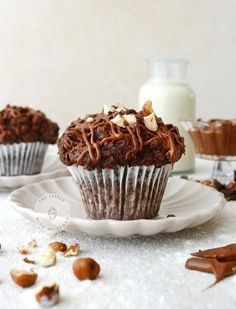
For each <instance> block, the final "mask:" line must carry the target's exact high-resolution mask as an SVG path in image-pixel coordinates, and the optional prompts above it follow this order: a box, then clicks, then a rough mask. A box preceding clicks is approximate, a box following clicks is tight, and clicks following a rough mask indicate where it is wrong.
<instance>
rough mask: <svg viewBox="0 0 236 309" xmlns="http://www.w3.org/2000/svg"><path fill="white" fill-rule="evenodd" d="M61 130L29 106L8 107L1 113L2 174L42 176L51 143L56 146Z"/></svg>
mask: <svg viewBox="0 0 236 309" xmlns="http://www.w3.org/2000/svg"><path fill="white" fill-rule="evenodd" d="M58 131H59V127H58V125H57V124H56V123H55V122H52V121H51V120H50V119H48V118H47V117H46V116H45V114H44V113H42V112H40V111H37V110H34V109H32V108H30V107H22V106H12V105H7V106H6V107H5V108H4V109H3V110H2V111H0V175H1V176H19V175H33V174H37V173H40V171H41V167H42V164H43V159H44V156H45V153H46V150H47V146H48V144H55V143H56V140H57V137H58Z"/></svg>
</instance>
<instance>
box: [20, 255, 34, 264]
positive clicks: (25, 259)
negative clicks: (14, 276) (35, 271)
mask: <svg viewBox="0 0 236 309" xmlns="http://www.w3.org/2000/svg"><path fill="white" fill-rule="evenodd" d="M23 261H24V262H25V263H27V264H35V261H33V260H29V259H28V258H27V256H26V257H25V258H24V259H23Z"/></svg>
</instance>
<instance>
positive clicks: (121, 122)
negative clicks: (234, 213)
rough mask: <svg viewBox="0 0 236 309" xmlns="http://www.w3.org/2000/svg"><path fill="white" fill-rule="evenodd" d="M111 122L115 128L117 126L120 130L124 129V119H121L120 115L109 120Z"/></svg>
mask: <svg viewBox="0 0 236 309" xmlns="http://www.w3.org/2000/svg"><path fill="white" fill-rule="evenodd" d="M111 122H112V123H114V124H116V125H117V126H119V127H121V128H125V122H124V119H123V118H122V117H121V115H120V114H118V115H116V117H115V118H113V119H111Z"/></svg>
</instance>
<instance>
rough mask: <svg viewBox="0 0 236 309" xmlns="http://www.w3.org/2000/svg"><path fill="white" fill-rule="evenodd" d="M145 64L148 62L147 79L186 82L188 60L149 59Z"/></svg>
mask: <svg viewBox="0 0 236 309" xmlns="http://www.w3.org/2000/svg"><path fill="white" fill-rule="evenodd" d="M147 64H148V81H153V82H178V83H187V66H188V62H187V61H186V60H180V59H168V60H156V59H149V60H148V61H147Z"/></svg>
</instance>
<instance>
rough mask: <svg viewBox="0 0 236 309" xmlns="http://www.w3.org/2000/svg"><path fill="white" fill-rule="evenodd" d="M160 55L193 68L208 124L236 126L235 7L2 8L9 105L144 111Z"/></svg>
mask: <svg viewBox="0 0 236 309" xmlns="http://www.w3.org/2000/svg"><path fill="white" fill-rule="evenodd" d="M152 56H157V57H182V58H187V59H189V60H190V62H191V65H190V67H189V80H190V83H191V85H192V87H193V88H194V89H195V91H196V94H197V115H198V116H202V117H213V116H214V117H216V116H217V117H235V118H236V85H235V76H236V1H235V0H116V1H115V0H0V105H1V107H2V106H4V104H5V103H7V102H11V103H16V104H24V105H32V106H35V107H38V108H40V109H42V110H43V111H45V112H46V113H47V114H48V115H49V116H50V117H52V118H53V119H55V120H58V122H59V123H60V124H61V125H62V126H64V125H65V124H67V123H68V122H70V121H71V120H73V119H75V118H76V117H77V116H79V115H83V114H85V113H88V112H95V111H98V110H100V109H101V106H102V105H103V104H104V103H106V104H110V103H115V102H122V103H125V104H126V105H128V106H132V105H136V104H137V102H138V90H139V87H140V86H141V85H142V84H143V83H144V82H145V78H146V67H145V58H147V57H152Z"/></svg>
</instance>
